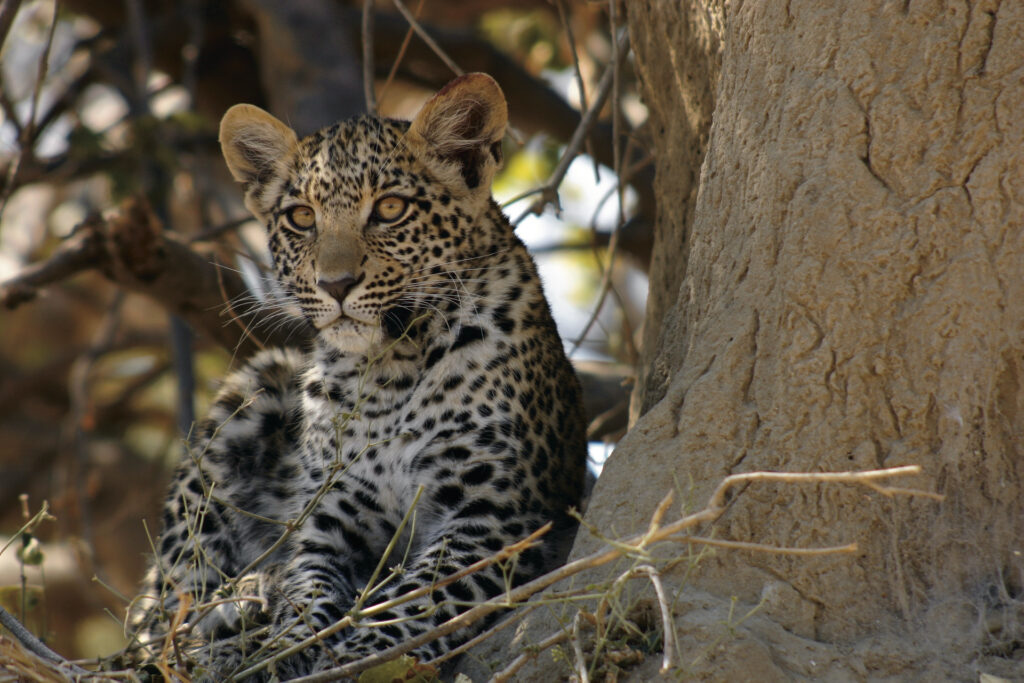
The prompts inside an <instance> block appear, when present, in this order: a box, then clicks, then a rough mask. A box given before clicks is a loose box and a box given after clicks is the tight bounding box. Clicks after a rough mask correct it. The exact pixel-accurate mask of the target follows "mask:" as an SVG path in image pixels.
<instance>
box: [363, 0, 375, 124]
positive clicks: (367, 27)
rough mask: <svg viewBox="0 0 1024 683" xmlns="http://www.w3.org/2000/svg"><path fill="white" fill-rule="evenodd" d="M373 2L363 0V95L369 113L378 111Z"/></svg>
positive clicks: (371, 0)
mask: <svg viewBox="0 0 1024 683" xmlns="http://www.w3.org/2000/svg"><path fill="white" fill-rule="evenodd" d="M373 4H374V3H373V0H363V24H362V36H363V96H364V97H365V98H366V113H367V114H376V113H377V93H376V92H375V90H374V83H373V81H374V71H373V14H374V12H373Z"/></svg>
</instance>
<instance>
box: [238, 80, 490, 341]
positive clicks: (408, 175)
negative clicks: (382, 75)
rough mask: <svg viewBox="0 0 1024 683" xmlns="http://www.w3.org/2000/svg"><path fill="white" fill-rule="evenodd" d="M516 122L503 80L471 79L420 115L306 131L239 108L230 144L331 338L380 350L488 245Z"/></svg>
mask: <svg viewBox="0 0 1024 683" xmlns="http://www.w3.org/2000/svg"><path fill="white" fill-rule="evenodd" d="M507 120H508V113H507V104H506V102H505V98H504V95H503V94H502V92H501V89H500V88H499V87H498V85H497V83H495V81H494V80H493V79H492V78H490V77H489V76H486V75H484V74H468V75H466V76H462V77H460V78H458V79H456V80H454V81H452V82H451V83H449V84H448V85H447V86H445V87H444V88H443V89H442V90H440V91H439V92H438V93H437V94H436V95H435V96H434V97H433V98H432V99H431V100H430V101H428V102H427V104H426V105H424V107H423V109H422V110H421V111H420V113H419V114H418V115H417V116H416V117H415V119H414V120H413V121H412V122H405V121H396V120H391V119H383V118H377V117H372V116H364V117H359V118H355V119H351V120H348V121H344V122H341V123H338V124H335V125H334V126H331V127H328V128H325V129H323V130H321V131H319V132H317V133H314V134H312V135H310V136H308V137H305V138H303V139H299V138H298V136H297V135H296V134H295V132H294V131H293V130H292V129H291V128H289V127H288V126H287V125H285V124H284V123H282V122H281V121H279V120H278V119H276V118H274V117H273V116H272V115H270V114H268V113H267V112H265V111H263V110H262V109H260V108H258V107H255V106H253V105H248V104H240V105H235V106H234V107H232V108H231V109H229V110H228V111H227V113H226V114H225V115H224V118H223V120H222V121H221V126H220V142H221V148H222V151H223V153H224V158H225V160H226V161H227V165H228V168H229V169H230V170H231V173H232V175H233V176H234V178H235V179H236V180H238V181H239V182H241V183H243V184H244V187H245V203H246V206H247V207H248V208H249V210H250V211H252V213H253V214H254V215H255V216H256V217H257V218H259V219H260V220H262V221H263V222H264V224H265V225H266V227H267V230H268V243H269V247H270V252H271V255H272V258H273V263H274V270H275V274H276V276H277V278H278V279H279V280H280V282H281V284H282V285H283V287H284V290H285V291H286V292H287V293H288V294H289V296H290V297H291V299H292V300H293V301H294V303H296V304H297V305H298V306H299V308H300V309H301V311H302V313H303V315H304V316H305V317H306V318H307V319H308V320H309V321H310V322H311V323H312V324H313V325H314V326H315V327H316V328H317V329H318V330H319V334H320V335H321V337H322V338H324V339H325V340H327V341H328V342H330V343H332V344H334V345H335V346H336V347H337V348H339V350H342V351H367V350H368V349H369V348H371V347H372V346H374V345H375V344H379V343H382V342H385V341H387V340H388V339H393V338H396V337H398V336H400V335H401V334H402V333H403V330H404V328H405V326H406V325H407V323H408V322H409V320H410V319H411V317H412V315H413V314H416V313H417V312H418V311H419V310H421V309H422V310H427V309H429V308H430V301H429V293H430V292H432V291H434V290H436V288H437V287H439V286H441V285H442V281H443V280H444V279H445V278H446V277H447V275H446V272H445V268H446V266H449V265H450V264H458V263H461V262H465V261H466V260H467V259H472V258H474V257H476V256H479V255H480V254H479V253H474V252H479V251H481V250H483V249H486V243H487V239H486V236H483V235H480V234H479V233H480V231H481V228H480V225H481V221H480V217H481V215H482V214H483V213H484V212H486V211H488V210H489V207H490V205H491V198H490V197H491V195H490V186H491V181H492V179H493V177H494V174H495V172H496V171H497V170H498V168H499V167H500V166H501V139H502V137H503V136H504V133H505V127H506V124H507ZM435 308H436V307H435Z"/></svg>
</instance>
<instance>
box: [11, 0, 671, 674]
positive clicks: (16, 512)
mask: <svg viewBox="0 0 1024 683" xmlns="http://www.w3.org/2000/svg"><path fill="white" fill-rule="evenodd" d="M621 14H622V12H621V8H620V7H619V6H617V4H616V3H615V2H614V0H613V1H611V2H583V1H580V0H572V1H570V0H514V1H512V0H471V1H466V0H408V2H395V1H393V0H379V1H378V2H372V1H371V2H357V1H355V0H353V1H351V2H345V1H344V0H292V1H288V0H278V1H274V0H224V1H215V0H60V1H59V2H54V1H53V0H40V1H38V2H27V1H21V2H15V1H11V0H3V1H2V4H0V37H2V40H3V43H2V52H0V548H3V550H2V552H0V604H2V605H3V606H4V607H5V608H7V609H8V610H9V611H10V612H11V613H12V614H14V615H15V616H17V617H18V618H20V619H21V620H22V622H23V623H25V624H26V625H27V626H28V627H29V628H30V629H31V630H32V631H33V632H34V633H36V634H37V635H39V636H40V637H42V638H43V639H44V640H45V641H46V642H47V643H49V644H50V645H51V646H52V647H53V648H54V649H56V650H57V651H58V652H60V653H62V654H64V655H66V656H69V657H80V658H92V657H97V656H103V655H106V654H109V653H111V652H113V651H116V650H117V649H119V648H120V647H121V646H122V644H123V642H124V641H123V636H122V620H123V617H124V610H125V607H126V605H127V601H128V600H129V599H130V597H131V596H132V595H134V592H135V590H136V588H137V585H138V582H139V579H140V577H141V574H142V571H143V568H144V565H145V556H146V554H147V553H148V552H149V548H150V537H151V536H152V537H155V536H156V534H158V533H159V516H158V511H159V509H160V506H161V503H162V500H163V497H164V492H165V487H166V482H167V477H168V473H169V472H170V470H171V469H172V468H173V466H174V464H175V463H176V462H177V460H178V458H179V457H180V455H181V453H182V443H183V440H184V439H185V438H186V436H187V434H188V431H189V429H190V426H191V424H192V422H193V420H195V419H196V417H197V416H199V417H201V416H202V415H203V413H204V411H205V409H206V406H207V404H208V402H209V400H210V398H211V396H212V395H213V393H214V392H215V391H216V387H217V381H218V379H219V378H221V377H222V376H223V375H224V374H225V373H226V372H227V371H228V370H229V369H230V368H231V367H232V366H233V365H237V364H239V363H241V362H243V361H244V359H245V356H246V355H247V354H248V353H250V352H251V348H250V347H251V345H246V344H244V343H243V337H244V335H243V334H242V332H241V331H237V330H235V327H236V325H235V322H236V321H235V320H234V319H233V315H231V313H232V312H233V311H234V310H236V309H238V308H239V307H244V308H245V309H246V310H247V311H249V312H251V313H252V315H253V316H254V319H255V320H256V321H257V322H256V323H254V324H253V325H252V326H253V328H255V329H256V330H262V331H263V332H266V335H265V336H266V338H273V340H276V341H286V342H287V343H295V344H301V343H302V337H301V335H298V336H294V337H289V336H288V335H284V336H283V337H282V336H281V335H280V334H278V333H280V332H281V331H282V330H284V329H287V325H286V324H285V323H283V322H282V321H278V320H269V321H267V322H266V324H265V325H264V326H262V327H261V324H260V323H259V318H260V316H261V314H262V308H261V302H262V301H263V300H264V297H267V296H271V295H272V294H270V293H268V292H266V291H265V290H264V288H263V287H261V286H260V282H261V275H262V273H263V272H264V268H265V266H266V262H267V258H266V253H265V247H264V245H263V241H264V236H263V230H262V227H261V226H260V225H258V224H256V223H255V222H254V221H252V220H250V219H249V218H248V216H247V213H246V211H245V209H244V207H243V206H242V204H241V191H240V189H239V188H238V187H237V186H236V185H235V184H234V183H233V182H232V181H231V179H230V176H229V175H228V173H227V170H226V168H225V167H224V164H223V162H222V160H221V158H220V153H219V148H218V146H217V140H216V131H217V125H218V123H219V119H220V117H221V115H222V114H223V112H224V111H225V110H226V109H227V108H228V107H229V106H231V105H232V104H235V103H237V102H251V103H254V104H257V105H260V106H262V107H264V108H266V109H268V110H270V111H271V112H272V113H274V114H275V115H276V116H278V117H279V118H281V119H283V120H285V121H286V122H288V123H289V124H290V125H292V127H294V128H295V129H296V130H297V131H298V132H299V134H300V135H301V134H306V133H310V132H312V131H314V130H316V129H317V128H319V127H320V126H322V125H326V124H329V123H331V122H333V121H335V120H337V119H339V118H344V117H347V116H351V115H355V114H360V113H363V112H365V111H366V110H367V107H368V103H369V104H371V105H372V104H373V102H374V101H375V103H376V107H377V108H378V110H379V112H380V113H382V114H384V115H386V116H393V117H399V118H409V117H411V116H412V115H413V114H414V113H415V112H416V110H417V109H418V107H419V106H420V105H421V104H422V103H423V102H424V101H425V100H426V99H427V98H428V97H429V96H430V95H431V94H432V93H433V92H434V91H435V90H436V89H437V88H439V87H441V86H442V85H444V84H445V83H446V82H447V81H448V80H450V79H451V78H452V77H454V75H455V70H456V69H459V70H463V71H486V72H488V73H490V74H491V75H493V76H494V77H495V78H496V79H497V80H498V82H499V83H500V84H501V86H502V88H503V89H504V90H505V94H506V97H507V98H508V100H509V105H510V115H511V124H512V126H513V128H514V130H513V132H512V133H511V134H510V135H509V136H508V137H507V139H506V141H505V158H506V164H505V168H504V170H503V172H502V174H501V175H500V177H499V178H498V179H497V181H496V183H495V188H494V189H495V196H496V197H497V198H498V200H499V202H503V203H506V206H505V211H506V213H507V214H508V215H509V217H510V218H511V219H512V220H513V221H514V222H516V224H517V232H518V234H519V235H520V237H522V238H523V239H524V240H525V241H526V242H527V244H528V245H529V246H530V247H531V248H532V250H533V252H534V254H535V255H536V257H537V260H538V262H539V265H540V269H541V275H542V278H543V280H544V284H545V287H546V290H547V293H548V297H549V299H550V300H551V302H552V306H553V309H554V313H555V316H556V319H557V321H558V324H559V326H560V330H561V333H562V336H563V339H564V340H565V344H566V347H567V349H569V350H570V351H571V352H572V358H573V360H574V362H576V364H577V369H578V371H579V373H580V376H581V380H582V381H583V384H584V390H585V393H586V403H587V406H586V408H587V413H588V416H589V418H590V420H591V423H590V435H591V439H592V448H591V452H592V457H593V460H594V463H593V465H594V470H595V471H599V469H600V462H601V460H602V458H603V457H604V456H605V455H606V454H607V452H608V450H609V449H610V448H612V447H613V446H614V443H615V441H616V440H617V439H618V438H619V437H620V436H621V435H622V433H623V432H624V430H625V426H626V416H627V414H628V400H629V391H630V388H631V385H630V382H631V378H632V376H633V365H634V363H635V359H636V355H637V350H636V344H637V343H638V342H639V339H640V329H641V326H642V324H643V311H644V304H645V296H646V290H647V277H646V269H647V265H648V260H649V256H650V245H651V241H652V230H653V227H652V226H653V213H654V207H653V197H652V195H651V191H650V182H651V174H652V172H653V171H652V169H651V166H650V164H649V163H648V161H649V159H648V150H649V149H650V147H651V143H650V139H651V137H652V136H656V132H654V133H651V132H649V131H647V130H646V129H645V120H646V111H645V109H644V106H643V104H642V103H641V102H640V100H639V98H638V96H637V84H636V82H635V76H634V74H633V71H632V69H631V68H630V65H629V55H628V40H627V38H626V36H625V34H624V32H623V29H622V24H623V21H622V19H621ZM365 84H369V85H370V86H371V87H370V88H366V87H364V86H365ZM584 114H587V115H586V116H584ZM576 133H579V134H578V135H575V137H576V142H575V143H574V142H573V138H574V134H576ZM655 144H656V138H655ZM556 190H557V192H556ZM126 200H130V201H134V202H136V204H134V206H140V205H141V206H144V207H146V208H145V211H146V212H147V215H148V216H150V218H151V221H152V225H154V226H156V227H155V228H154V229H155V230H158V231H162V234H164V233H165V234H166V236H167V237H166V239H168V240H172V241H174V242H175V243H180V244H183V245H187V246H188V248H189V249H191V250H192V252H194V253H195V254H198V255H199V256H200V257H201V261H200V262H201V263H203V264H211V263H216V264H217V268H219V269H221V272H223V273H224V274H225V277H227V276H230V277H235V278H240V281H241V282H243V283H245V285H248V287H249V288H250V290H251V291H250V293H249V294H248V295H246V296H237V295H235V296H222V295H224V294H226V292H224V291H223V288H221V289H222V291H212V292H209V294H210V296H211V297H212V298H213V300H215V301H216V303H217V305H204V306H202V307H201V308H202V309H203V310H200V311H198V315H199V316H204V315H205V317H206V318H207V319H209V320H213V322H212V323H210V324H209V325H208V326H207V327H206V329H199V328H200V327H202V326H201V325H197V324H196V322H195V320H196V319H195V318H192V317H188V316H183V314H182V313H181V309H180V308H178V309H176V308H175V307H174V306H170V305H168V301H167V300H166V298H162V297H161V296H159V295H157V296H152V295H151V296H144V295H142V294H139V293H138V288H137V287H134V288H133V287H129V286H126V285H125V281H124V277H123V274H121V273H120V272H119V271H118V270H117V269H116V268H113V267H111V266H110V263H109V261H108V260H106V259H105V257H101V256H97V254H96V253H94V252H86V251H83V250H78V251H75V248H77V247H76V244H78V243H76V242H75V240H76V239H78V238H80V237H81V236H82V235H83V234H84V232H83V228H82V227H81V226H82V224H83V222H85V223H87V224H96V223H97V222H102V221H103V220H104V216H106V217H109V216H110V215H111V213H112V212H116V211H117V210H118V207H119V206H122V204H123V202H125V201H126ZM140 202H141V203H140ZM161 239H163V238H162V237H161ZM69 254H72V256H73V257H69ZM83 254H84V256H83ZM163 267H164V268H168V269H174V268H178V267H180V268H182V272H183V273H184V277H188V271H187V270H185V268H186V264H185V262H184V261H182V262H181V263H175V262H173V261H172V262H169V263H165V264H164V266H163ZM225 299H228V300H230V301H231V305H230V306H229V305H227V304H226V303H225ZM190 322H191V324H190ZM217 326H220V327H221V329H220V330H217V329H216V327H217ZM282 326H283V327H282ZM275 334H277V336H276V337H275V336H274V335H275ZM256 336H259V335H256ZM44 501H45V504H46V505H47V509H48V511H49V514H50V515H52V519H46V520H39V519H37V520H36V521H35V523H32V524H29V528H27V529H26V528H25V527H26V524H27V523H28V522H30V521H31V518H32V517H33V516H35V515H37V513H39V512H40V510H41V509H42V508H43V505H44ZM144 520H145V521H144Z"/></svg>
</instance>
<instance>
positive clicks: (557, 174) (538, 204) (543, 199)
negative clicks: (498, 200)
mask: <svg viewBox="0 0 1024 683" xmlns="http://www.w3.org/2000/svg"><path fill="white" fill-rule="evenodd" d="M396 1H397V0H396ZM628 52H629V34H628V33H626V32H625V31H623V32H622V34H621V35H620V36H619V40H618V53H617V54H618V56H619V58H620V59H621V58H622V57H624V56H625V55H626V54H627V53H628ZM617 69H618V65H617V64H615V63H614V62H613V63H611V64H609V65H608V67H607V68H606V69H605V71H604V74H603V75H602V76H601V80H600V82H599V83H598V84H597V95H595V97H594V101H593V103H592V104H591V105H590V108H589V109H587V111H586V113H585V114H583V116H582V118H580V122H579V125H577V126H576V130H575V131H574V132H573V134H572V137H571V138H570V139H569V143H568V144H567V145H566V147H565V151H564V152H563V153H562V158H561V159H559V161H558V165H557V166H556V167H555V170H554V171H552V172H551V175H550V176H549V177H548V179H547V182H545V183H544V185H543V186H542V187H541V188H539V190H538V191H539V193H540V195H541V196H540V197H539V198H538V199H537V200H536V201H535V202H534V203H533V206H531V207H530V208H529V209H527V210H526V211H525V212H524V213H523V214H522V215H521V216H519V218H517V219H516V220H515V221H513V224H514V225H518V224H519V223H521V222H522V220H523V219H524V218H526V217H527V216H529V215H530V214H541V213H543V211H544V208H545V207H546V206H547V205H548V204H551V203H553V204H554V205H555V207H556V208H559V207H560V204H559V200H558V186H559V185H561V184H562V180H563V179H564V178H565V174H566V173H567V172H568V171H569V166H570V165H571V164H572V162H573V160H574V159H575V158H576V156H577V155H578V154H579V153H580V147H581V146H582V145H583V141H584V140H585V139H586V138H587V134H588V133H589V132H590V128H591V127H592V126H593V125H594V124H595V123H596V122H597V118H598V116H599V115H600V113H601V109H602V108H603V107H604V104H605V102H607V101H608V96H609V95H610V94H611V91H612V85H613V83H614V81H615V72H616V70H617Z"/></svg>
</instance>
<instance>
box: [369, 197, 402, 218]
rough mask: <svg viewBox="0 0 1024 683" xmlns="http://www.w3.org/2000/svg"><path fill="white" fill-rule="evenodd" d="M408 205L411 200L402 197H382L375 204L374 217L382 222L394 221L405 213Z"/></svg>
mask: <svg viewBox="0 0 1024 683" xmlns="http://www.w3.org/2000/svg"><path fill="white" fill-rule="evenodd" d="M408 206H409V202H408V201H407V200H406V199H404V198H402V197H396V196H394V195H391V196H389V197H382V198H380V199H378V200H377V203H376V204H374V205H373V217H374V218H376V219H377V220H378V221H380V222H382V223H394V222H395V221H397V220H398V219H399V218H401V217H402V216H404V215H405V210H406V209H407V208H408Z"/></svg>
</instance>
